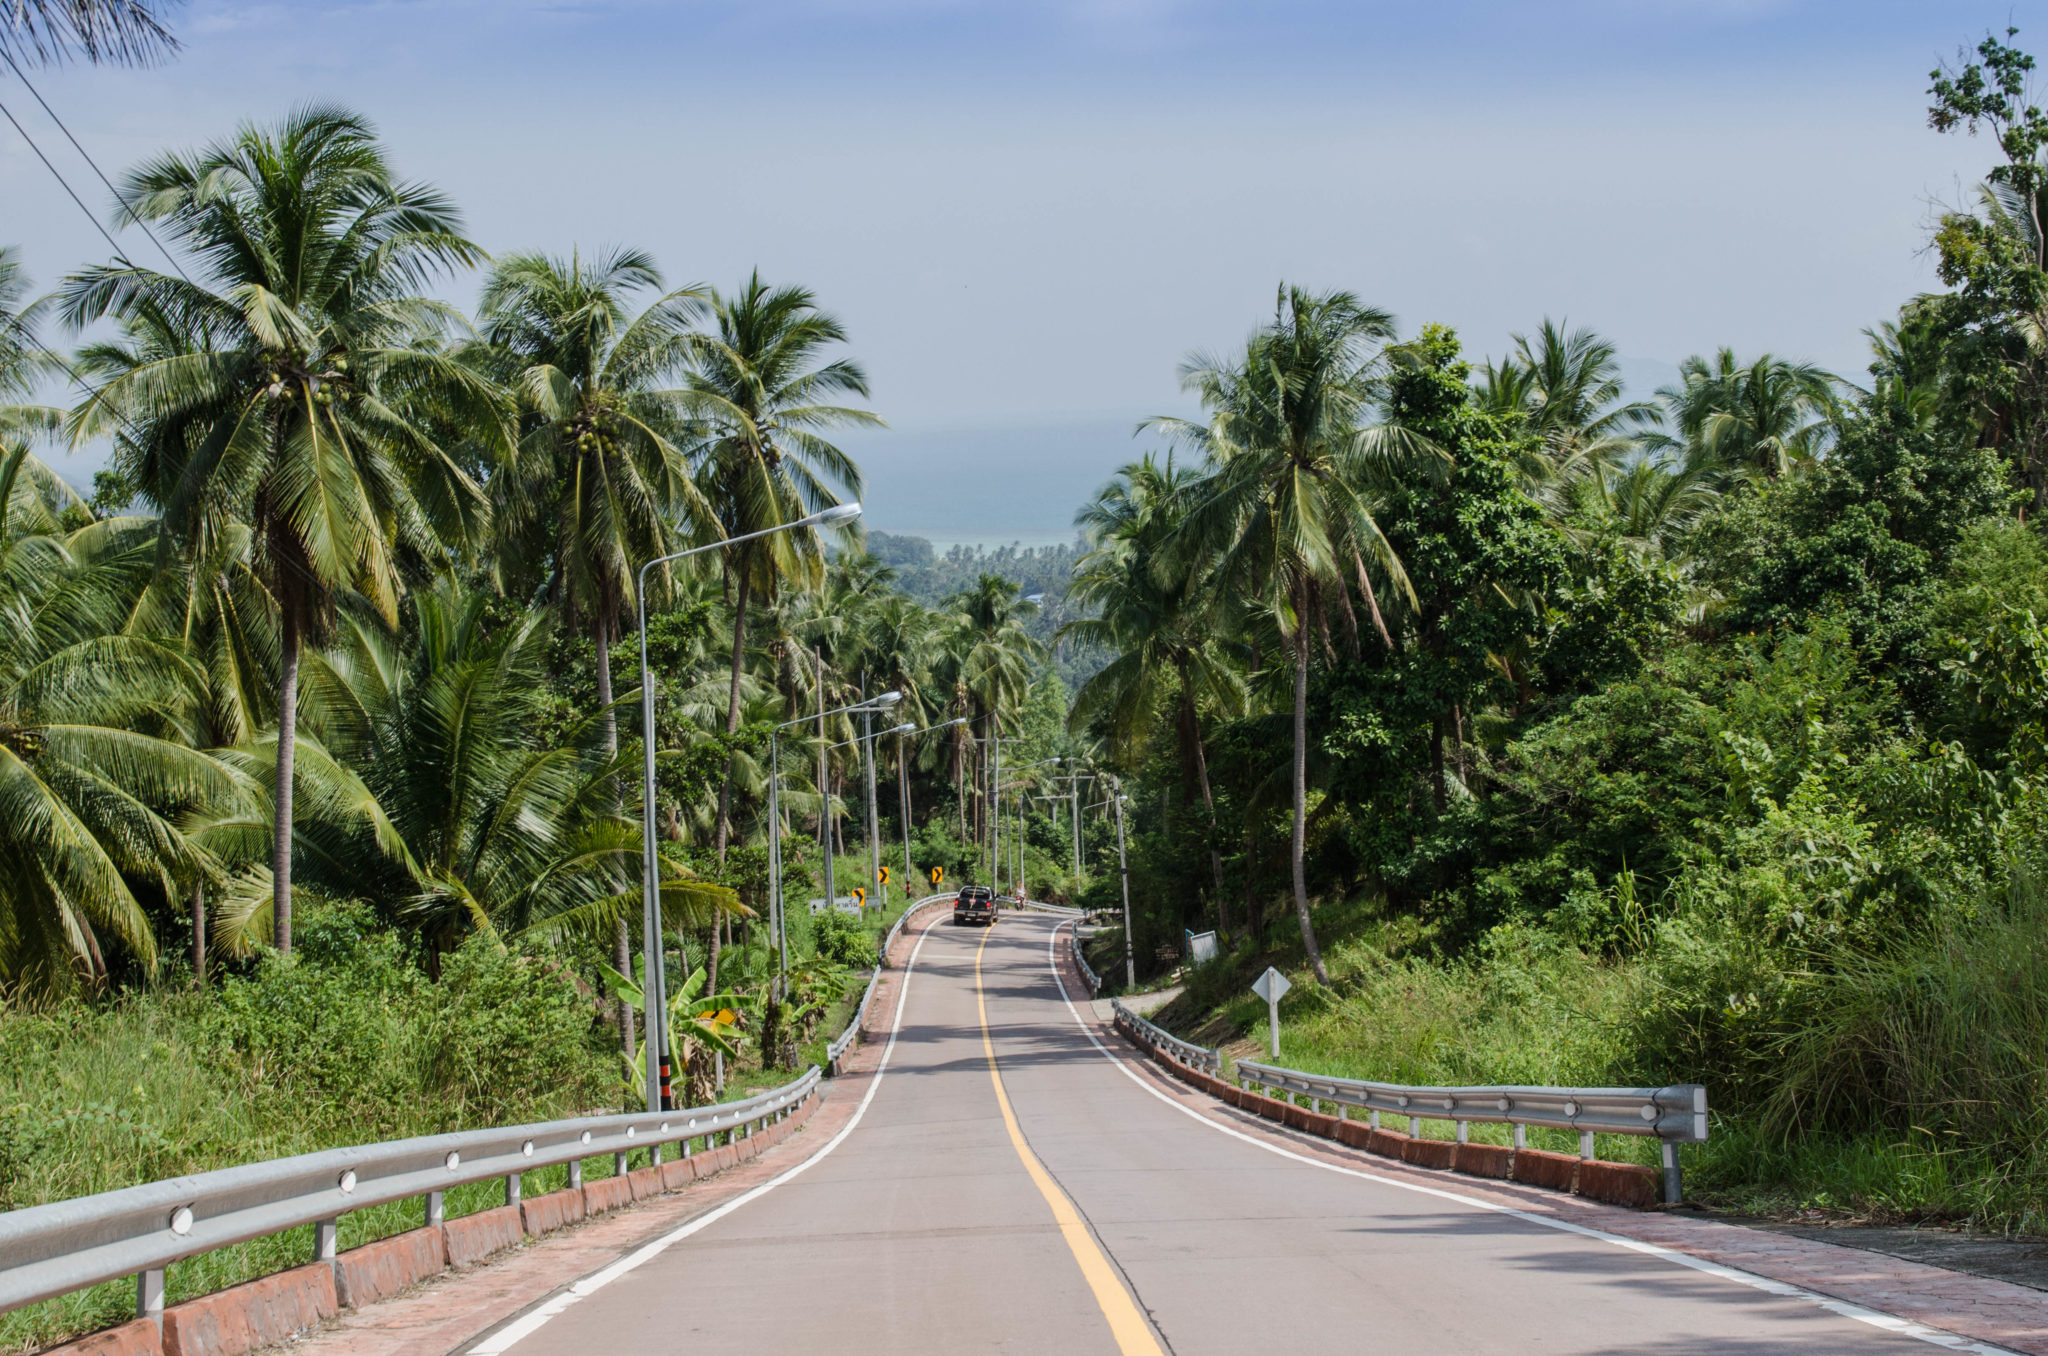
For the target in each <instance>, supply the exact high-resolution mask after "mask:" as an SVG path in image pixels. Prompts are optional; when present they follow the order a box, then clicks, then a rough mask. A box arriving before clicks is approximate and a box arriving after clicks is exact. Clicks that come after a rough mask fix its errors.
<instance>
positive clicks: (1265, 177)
mask: <svg viewBox="0 0 2048 1356" xmlns="http://www.w3.org/2000/svg"><path fill="white" fill-rule="evenodd" d="M2008 20H2010V21H2011V22H2013V23H2015V24H2017V25H2018V26H2019V27H2020V28H2021V29H2022V34H2021V39H2020V41H2021V44H2022V45H2023V46H2025V45H2038V47H2039V50H2041V51H2042V52H2043V53H2044V54H2048V0H2028V2H2026V3H2010V2H2009V0H1999V3H1975V2H1974V0H1944V2H1943V3H1918V4H1908V3H1899V2H1896V0H1854V2H1853V3H1852V2H1847V0H1833V2H1830V3H1821V2H1820V0H1806V2H1803V3H1802V2H1801V0H1688V2H1684V3H1681V2H1680V0H1551V2H1550V3H1520V4H1510V3H1505V2H1504V0H1449V2H1448V3H1445V2H1439V3H1433V4H1417V3H1412V0H1411V2H1409V3H1398V4H1397V3H1381V2H1379V0H1365V2H1363V3H1352V4H1339V3H1329V2H1327V0H1300V2H1296V3H1289V2H1288V0H1268V2H1267V3H1235V2H1231V3H1226V2H1225V0H1065V2H1064V3H1062V2H1058V0H1047V2H1045V3H1030V2H1028V0H1027V2H1020V3H1000V4H999V3H973V2H971V0H754V2H753V3H722V2H714V0H697V2H695V3H689V2H686V3H670V4H656V3H617V2H606V3H597V2H592V3H577V2H576V0H556V2H555V3H538V2H528V0H366V2H363V3H353V2H351V0H338V2H337V3H328V4H322V5H319V6H313V5H307V4H302V3H275V4H239V3H226V2H225V0H198V2H197V3H193V4H190V5H188V6H187V7H186V8H184V9H182V10H180V11H178V12H177V13H176V14H175V22H176V25H177V27H178V30H179V32H180V34H181V36H182V37H183V39H184V41H185V51H184V52H183V53H182V55H181V56H180V57H179V58H178V59H177V60H176V61H174V62H172V63H170V64H168V65H166V66H164V67H163V68H161V69H157V70H151V71H143V72H133V71H95V70H82V69H77V68H69V69H62V70H57V71H51V72H46V73H44V74H43V75H42V76H40V77H39V79H40V84H41V86H42V88H43V91H44V93H45V94H46V95H47V96H48V97H49V98H50V99H51V101H52V103H53V104H55V105H56V107H57V108H58V109H59V111H60V112H62V113H63V114H64V115H65V116H66V117H67V119H68V120H69V121H70V122H71V123H72V126H73V128H74V130H75V131H76V132H77V133H78V134H79V136H80V139H81V140H82V141H83V142H84V143H85V145H86V146H87V148H88V149H89V150H91V151H92V153H93V154H94V155H95V157H97V158H98V159H100V161H101V163H102V164H103V165H105V166H106V167H107V168H108V169H109V170H110V171H112V170H114V169H116V168H117V167H120V166H125V165H126V164H128V163H130V162H131V161H133V160H135V159H137V158H139V157H140V156H142V155H145V154H147V153H149V152H151V151H153V150H155V149H158V148H159V147H162V146H166V145H184V144H191V143H194V142H198V141H203V140H206V139H209V138H211V137H214V136H218V135H221V134H223V133H225V132H226V131H227V130H228V129H229V128H231V127H232V126H233V125H234V124H235V123H236V122H237V121H239V120H241V119H244V118H257V119H264V118H269V117H274V116H276V115H277V114H278V113H280V112H281V111H283V110H284V109H285V108H287V107H289V106H290V105H292V104H293V103H295V102H298V101H302V100H307V99H331V100H338V101H341V102H345V103H347V104H350V105H353V106H355V107H358V108H360V109H362V110H363V111H365V112H367V113H369V114H370V115H371V116H372V117H374V118H375V119H376V120H377V121H378V123H379V124H380V126H381V127H382V129H383V131H384V133H385V135H386V137H387V139H388V140H389V142H390V144H391V147H392V151H393V154H394V156H395V158H396V159H397V161H398V163H399V165H400V167H401V168H402V169H403V170H404V171H405V172H406V173H408V174H410V175H414V176H417V177H421V178H425V179H429V180H432V181H434V182H436V183H438V184H440V185H441V186H442V187H444V188H446V189H447V190H448V191H449V192H450V193H451V194H452V195H453V196H454V197H455V198H456V199H457V200H458V201H459V202H460V203H461V204H462V205H463V207H464V209H465V211H466V212H467V214H468V218H469V223H470V227H471V230H472V233H473V234H474V235H475V236H476V237H477V238H478V239H479V240H480V241H481V242H482V243H483V244H484V245H485V247H486V248H489V249H494V250H502V249H509V248H533V247H539V248H546V249H551V250H567V249H568V248H570V247H571V246H574V245H577V244H583V245H585V246H591V245H597V244H610V243H626V244H632V245H637V246H642V247H644V248H647V249H649V250H651V251H653V252H654V253H655V255H656V256H657V257H658V258H659V259H660V260H661V261H662V262H663V264H664V266H665V268H666V269H667V270H668V272H669V274H670V277H671V279H672V280H673V281H676V282H685V281H700V280H701V281H708V282H713V283H718V284H721V285H731V284H732V283H734V282H736V281H738V280H739V279H740V278H741V277H743V276H744V274H745V273H746V271H747V270H748V269H750V268H752V267H754V266H756V265H758V266H759V267H760V268H761V269H762V270H763V272H764V273H765V274H766V275H767V276H769V277H770V278H772V279H775V280H785V279H787V280H797V281H802V282H805V283H807V284H809V285H811V286H813V287H814V288H816V289H817V290H818V292H819V293H820V295H821V297H822V298H823V299H824V300H825V301H826V302H827V304H828V305H830V306H831V307H832V308H833V309H834V310H836V311H837V312H838V313H839V314H840V315H841V316H842V318H843V319H844V320H845V321H846V323H847V325H848V327H849V328H850V330H851V332H852V334H853V337H854V341H855V342H854V347H855V350H856V351H857V353H858V355H859V356H860V357H861V358H862V359H863V361H865V362H866V364H867V366H868V368H869V370H870V373H871V375H872V377H873V380H874V386H875V391H874V401H873V403H874V406H875V408H876V409H877V410H879V411H880V412H881V413H882V414H883V415H885V416H886V417H887V418H888V419H889V420H890V422H891V424H892V425H893V427H894V432H892V433H889V434H874V435H865V436H863V437H861V438H860V439H858V440H856V441H855V442H854V446H855V448H856V450H857V451H858V453H859V455H860V457H861V459H862V461H863V463H864V465H865V466H866V467H867V469H868V471H869V476H870V485H869V487H868V493H867V498H868V501H869V503H870V506H871V521H872V522H873V523H875V524H876V525H878V526H881V527H884V528H890V529H895V530H913V531H921V532H924V533H926V534H927V535H931V536H934V537H937V538H940V539H942V540H1009V539H1017V538H1021V539H1024V540H1046V539H1053V538H1058V537H1061V536H1063V535H1065V534H1066V525H1067V523H1068V521H1069V519H1070V518H1071V514H1072V509H1073V507H1074V505H1075V504H1076V503H1078V502H1079V501H1080V499H1082V498H1083V497H1084V496H1086V495H1087V494H1088V493H1090V492H1091V491H1092V490H1093V488H1094V487H1095V485H1096V484H1098V483H1099V482H1100V481H1101V479H1102V478H1103V477H1104V476H1105V475H1106V474H1107V473H1108V472H1109V471H1110V470H1111V469H1113V467H1114V466H1115V465H1116V464H1117V463H1118V462H1119V461H1120V460H1123V459H1125V458H1127V457H1129V456H1131V455H1134V454H1135V453H1136V452H1137V451H1138V450H1140V448H1141V447H1142V446H1143V444H1142V442H1138V441H1133V440H1132V438H1131V437H1130V429H1131V426H1132V424H1133V423H1134V422H1135V421H1136V420H1137V419H1138V418H1139V417H1141V416H1142V415H1145V414H1147V413H1153V412H1161V411H1179V410H1180V409H1181V408H1182V404H1181V397H1180V395H1179V393H1178V391H1177V389H1176V385H1175V373H1174V369H1175V365H1176V363H1177V362H1178V361H1179V360H1180V359H1181V357H1182V356H1183V355H1184V354H1185V353H1186V352H1187V351H1189V350H1191V349H1201V348H1211V349H1213V348H1221V347H1226V346H1228V345H1230V344H1231V343H1233V342H1235V341H1236V340H1238V339H1239V338H1241V337H1242V335H1243V334H1244V333H1245V332H1246V330H1247V329H1248V328H1249V327H1250V326H1251V325H1252V324H1254V323H1255V322H1256V321H1257V320H1258V318H1259V317H1260V316H1261V315H1262V314H1264V313H1266V312H1267V311H1268V310H1269V309H1270V306H1271V299H1272V294H1273V289H1274V285H1275V283H1276V282H1277V281H1278V280H1279V279H1281V278H1286V279H1288V280H1290V281H1298V282H1301V283H1304V284H1307V285H1310V286H1316V287H1331V286H1345V287H1350V288H1353V289H1355V290H1357V291H1358V292H1360V293H1362V294H1363V295H1365V296H1366V297H1367V298H1369V299H1371V300H1373V301H1376V302H1378V303H1379V304H1381V305H1384V306H1387V307H1388V308H1390V309H1392V310H1393V311H1395V312H1396V314H1398V315H1399V316H1400V317H1401V319H1402V322H1403V324H1404V327H1407V328H1413V327H1414V326H1416V325H1418V324H1420V323H1421V322H1423V321H1425V320H1441V321H1446V322H1448V323H1451V324H1453V325H1455V326H1457V327H1458V329H1459V331H1460V332H1461V334H1463V335H1464V337H1465V339H1466V342H1467V344H1468V347H1470V348H1471V349H1472V350H1473V351H1474V352H1475V354H1485V353H1498V352H1499V351H1500V350H1501V349H1502V348H1503V347H1504V346H1505V344H1506V342H1507V336H1508V335H1509V334H1510V333H1511V332H1513V331H1515V330H1519V329H1527V328H1530V327H1533V326H1534V325H1535V324H1536V323H1537V322H1538V321H1539V320H1540V319H1541V318H1542V317H1543V316H1544V315H1546V314H1548V315H1553V316H1564V317H1569V318H1570V319H1571V320H1572V321H1573V322H1575V323H1584V324H1590V325H1593V326H1594V327H1596V328H1598V329H1600V330H1601V331H1602V332H1604V333H1606V334H1608V335H1610V336H1612V337H1613V338H1614V339H1615V341H1616V342H1617V343H1618V344H1619V345H1620V347H1621V349H1622V351H1623V353H1624V354H1625V355H1627V357H1628V359H1629V371H1630V373H1631V375H1632V376H1633V377H1634V378H1635V379H1636V381H1637V382H1638V384H1646V383H1647V384H1653V383H1654V382H1655V381H1656V380H1658V379H1659V378H1660V376H1661V374H1663V373H1666V372H1668V371H1669V370H1670V365H1671V364H1673V363H1675V362H1676V361H1678V360H1679V359H1680V358H1682V357H1683V356H1685V355H1686V354H1688V353H1692V352H1699V351H1705V350H1710V349H1711V348H1713V347H1714V346H1716V345H1720V344H1729V345H1732V346H1734V347H1735V348H1736V349H1737V350H1738V351H1740V352H1742V353H1745V354H1748V353H1754V352H1756V351H1758V350H1762V349H1768V350H1770V351H1773V352H1778V353H1783V354H1787V355H1791V356H1797V357H1802V358H1810V359H1814V360H1816V361H1820V362H1822V363H1825V364H1828V365H1830V366H1832V367H1834V368H1835V369H1836V370H1839V371H1842V372H1844V373H1845V374H1849V375H1852V376H1855V375H1860V374H1861V370H1862V366H1863V363H1864V361H1865V357H1864V350H1863V342H1862V339H1861V336H1860V333H1859V332H1860V330H1861V329H1862V328H1863V327H1864V326H1867V325H1871V324H1874V323H1876V322H1877V321H1879V320H1881V319H1883V318H1884V317H1885V316H1886V315H1888V314H1889V313H1890V311H1891V310H1892V309H1893V308H1894V307H1895V306H1896V305H1897V303H1898V302H1899V301H1900V300H1902V299H1903V298H1905V297H1906V296H1908V295H1910V294H1912V293H1913V292H1915V291H1918V290H1921V289H1924V288H1927V287H1929V286H1932V285H1933V278H1932V274H1931V269H1930V267H1929V264H1928V260H1927V258H1926V255H1925V253H1924V243H1925V239H1926V227H1927V223H1928V220H1929V218H1930V216H1931V214H1932V212H1933V211H1934V210H1936V207H1937V205H1938V204H1940V203H1942V202H1951V201H1956V200H1959V199H1960V198H1961V197H1962V196H1963V194H1964V192H1965V185H1966V184H1967V182H1968V181H1970V180H1972V179H1974V178H1975V177H1976V175H1977V174H1978V173H1980V172H1981V170H1982V168H1983V167H1984V166H1985V165H1986V164H1988V163H1989V157H1990V154H1991V150H1992V148H1991V147H1990V146H1989V145H1988V144H1987V143H1985V142H1983V141H1982V140H1978V141H1971V140H1969V139H1966V138H1961V137H1939V136H1936V135H1934V134H1933V133H1932V132H1930V131H1928V130H1927V129H1926V126H1925V100H1924V97H1923V93H1922V92H1923V90H1924V88H1925V85H1926V73H1927V71H1928V69H1929V68H1930V67H1931V66H1932V65H1933V64H1934V62H1935V61H1936V60H1937V59H1939V58H1941V57H1944V56H1948V55H1952V54H1953V53H1954V51H1955V50H1956V48H1957V47H1958V46H1959V45H1960V44H1963V43H1965V42H1974V41H1975V40H1976V39H1977V38H1978V37H1980V36H1982V34H1983V32H1984V30H1985V28H1986V26H1987V25H1994V24H1995V25H1997V26H1999V27H2001V28H2002V27H2003V26H2004V25H2005V24H2006V22H2007V21H2008ZM0 101H4V102H5V103H6V104H7V106H8V107H9V108H11V109H13V110H14V111H15V113H16V115H17V116H18V117H21V118H22V120H23V122H24V124H25V125H26V126H27V128H28V130H29V132H30V134H31V135H33V136H35V137H36V138H37V140H38V141H39V142H40V143H41V144H42V145H43V146H44V149H45V150H46V151H48V152H49V153H50V154H51V155H52V158H53V159H55V160H56V161H57V162H58V164H59V167H60V168H62V169H63V170H64V171H65V173H66V174H67V175H69V176H70V177H71V178H72V181H73V183H74V185H75V186H77V187H79V188H80V190H81V192H82V193H84V194H85V196H86V197H87V200H88V201H89V202H91V203H93V204H94V205H95V206H96V207H98V206H101V205H103V202H104V198H105V194H104V191H103V190H101V191H98V192H90V191H87V190H88V186H90V187H91V188H94V189H96V188H97V184H95V183H92V181H91V180H90V177H89V175H88V174H87V173H86V172H85V170H84V167H83V166H82V165H81V164H80V163H79V162H78V161H77V159H76V157H75V155H73V154H72V153H71V151H70V148H69V147H68V146H65V145H64V144H63V143H62V140H61V138H60V137H58V136H57V135H56V133H55V131H54V129H52V128H50V127H49V126H48V124H47V123H46V122H45V121H44V120H43V119H42V116H41V114H40V112H39V111H37V110H35V109H34V108H33V106H32V104H31V102H30V101H29V100H28V99H27V98H26V96H25V94H24V93H23V91H22V90H21V88H20V86H19V85H18V84H16V83H14V82H13V81H12V79H11V77H6V76H0ZM0 241H9V242H15V243H18V244H20V245H21V246H22V247H23V249H24V252H25V254H26V256H27V260H28V263H29V266H30V268H31V269H32V271H33V272H34V273H35V275H36V276H37V278H38V279H39V280H41V281H44V282H48V281H51V280H53V279H55V278H56V277H58V276H59V275H61V274H62V273H63V272H64V271H65V270H67V269H69V268H71V267H74V266H75V265H76V264H78V263H79V262H81V261H83V260H85V259H88V258H98V257H100V256H102V255H103V254H104V253H105V246H104V244H103V243H102V242H100V241H99V240H98V238H97V237H96V236H95V235H93V234H92V233H91V231H90V228H89V227H88V226H87V224H86V223H85V222H84V221H83V219H82V218H81V217H80V215H79V214H78V212H77V209H76V208H74V207H73V206H72V205H71V204H70V202H69V201H68V200H67V199H66V198H65V197H64V196H63V194H62V192H61V190H59V189H58V187H57V186H56V185H55V183H53V182H52V181H51V180H50V178H49V177H48V175H47V173H46V172H45V171H44V170H43V169H42V167H41V166H40V165H39V164H37V163H36V162H35V160H34V159H33V157H32V156H31V155H30V153H29V152H28V149H27V148H26V146H24V145H23V144H22V143H21V141H20V140H19V138H18V137H16V136H15V134H14V133H13V131H12V129H0ZM129 245H130V248H131V249H132V250H133V251H135V252H136V253H137V255H138V257H141V256H142V253H143V251H145V250H146V248H147V246H146V242H143V241H141V240H139V239H138V240H135V241H133V242H129ZM474 290H475V280H474V279H473V278H464V279H457V280H452V281H451V282H450V283H449V284H448V293H449V295H450V296H451V297H454V298H457V299H460V300H465V301H467V300H469V299H470V298H472V297H473V295H474ZM89 460H90V459H89V458H87V459H85V460H78V461H74V462H72V463H71V464H70V466H71V469H74V470H75V471H76V472H78V473H79V475H80V478H84V477H85V476H86V475H89Z"/></svg>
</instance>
